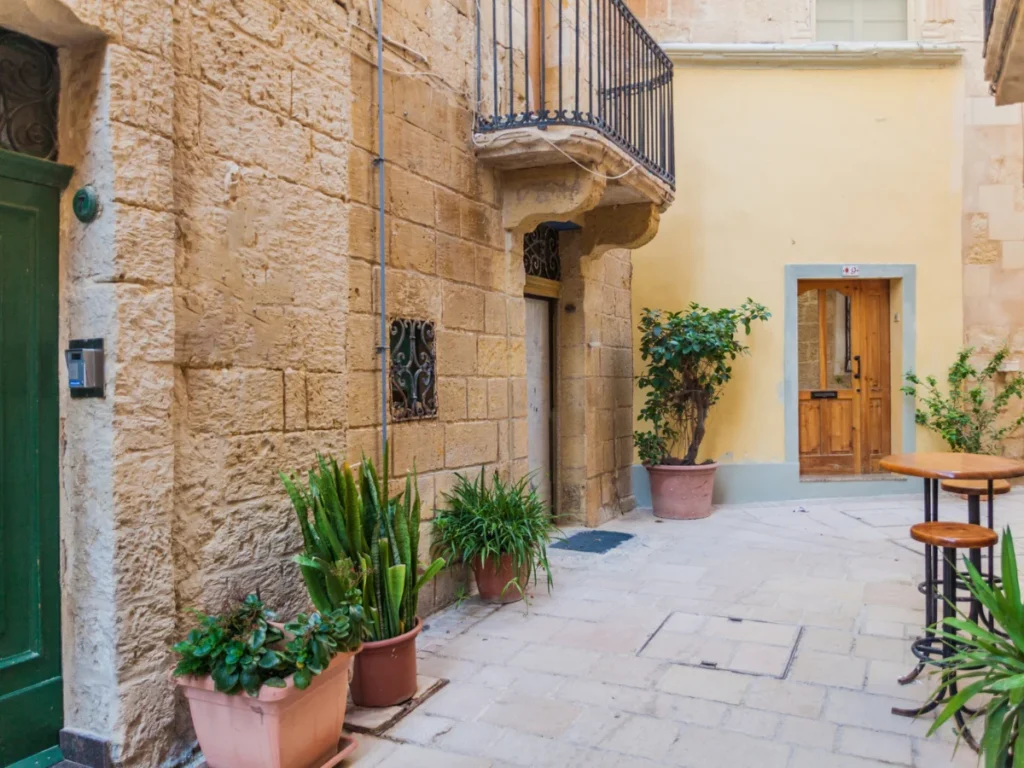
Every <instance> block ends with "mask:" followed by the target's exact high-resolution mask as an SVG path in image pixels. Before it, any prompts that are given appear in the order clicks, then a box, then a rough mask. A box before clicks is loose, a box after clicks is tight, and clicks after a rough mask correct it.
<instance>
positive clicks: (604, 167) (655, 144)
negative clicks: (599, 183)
mask: <svg viewBox="0 0 1024 768" xmlns="http://www.w3.org/2000/svg"><path fill="white" fill-rule="evenodd" d="M477 7H478V9H479V10H478V17H477V30H476V31H477V53H478V55H477V73H476V75H477V82H476V87H477V101H478V105H479V107H478V110H477V116H476V125H475V136H474V143H475V145H476V148H477V154H478V156H479V157H480V158H481V160H482V161H484V162H490V163H491V164H493V165H495V166H497V167H499V168H504V169H516V168H531V167H538V166H550V165H556V164H560V163H561V164H564V163H569V162H575V163H578V164H581V165H585V166H586V167H588V168H600V169H601V172H602V173H603V174H605V175H606V176H607V177H608V178H609V181H610V182H614V183H612V184H610V189H609V192H608V194H609V196H610V197H609V200H608V201H607V202H606V204H608V203H620V202H635V201H638V200H648V201H655V202H657V203H658V204H659V205H666V204H667V202H668V201H670V200H671V197H672V193H673V190H674V187H675V170H674V166H675V156H674V145H673V140H674V137H673V92H672V62H671V61H670V60H669V58H668V56H667V55H666V54H665V53H664V52H663V51H662V50H661V48H660V47H659V46H658V44H657V43H656V42H655V41H654V39H653V38H652V37H651V36H650V35H649V34H648V33H647V31H646V30H645V29H644V27H643V25H642V24H641V23H640V22H639V21H638V20H637V18H636V17H635V16H634V15H633V14H632V12H631V11H630V10H629V9H628V8H627V7H626V5H625V3H624V2H623V0H562V1H561V2H559V0H480V3H479V4H478V6H477Z"/></svg>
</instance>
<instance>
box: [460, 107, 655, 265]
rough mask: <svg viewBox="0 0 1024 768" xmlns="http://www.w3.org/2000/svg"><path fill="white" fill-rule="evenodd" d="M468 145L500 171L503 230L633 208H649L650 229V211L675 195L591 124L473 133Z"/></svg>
mask: <svg viewBox="0 0 1024 768" xmlns="http://www.w3.org/2000/svg"><path fill="white" fill-rule="evenodd" d="M474 144H475V145H476V154H477V157H478V159H479V160H480V161H481V162H482V163H484V164H485V165H489V166H492V167H494V168H497V169H499V170H500V171H501V178H502V187H503V190H504V211H503V218H504V226H505V229H508V230H512V231H520V232H528V231H530V230H531V229H533V227H535V226H536V225H537V224H539V223H541V222H542V221H550V220H558V221H573V222H575V223H577V224H580V225H584V221H583V217H585V216H586V214H588V213H589V212H591V211H594V210H595V209H602V208H611V207H614V208H615V209H616V210H623V209H631V210H634V211H635V210H637V208H634V206H638V207H643V208H650V209H651V210H653V212H654V214H655V215H654V216H652V217H648V218H651V219H652V220H653V226H654V232H656V231H657V220H658V219H657V215H656V214H658V213H660V212H661V211H664V210H665V209H666V208H668V206H669V205H670V204H671V202H672V199H673V197H674V191H673V189H672V187H671V186H670V185H669V184H668V183H666V182H665V181H663V180H662V179H660V178H658V176H656V175H655V174H654V173H652V172H651V171H649V170H647V168H646V167H645V166H644V165H643V163H641V162H639V161H637V160H635V159H634V158H633V157H632V156H630V155H629V154H628V153H627V152H626V151H624V150H623V149H621V148H619V147H618V146H616V145H615V144H614V143H613V142H612V141H610V140H609V139H608V138H606V137H605V136H603V135H601V133H600V132H599V131H596V130H594V129H591V128H582V127H579V126H551V127H548V128H534V127H523V128H512V129H508V130H503V131H496V132H493V133H478V134H476V135H475V136H474ZM632 216H634V217H635V216H636V213H635V212H634V213H633V214H632ZM599 221H601V219H600V217H595V218H592V219H591V223H597V222H599ZM608 224H610V222H609V223H608ZM612 228H614V225H613V226H612ZM602 229H603V230H608V229H609V227H608V226H602ZM654 232H651V233H650V237H653V236H654ZM650 237H648V238H647V239H648V240H649V239H650ZM644 242H646V240H644ZM622 247H630V246H628V245H623V246H622Z"/></svg>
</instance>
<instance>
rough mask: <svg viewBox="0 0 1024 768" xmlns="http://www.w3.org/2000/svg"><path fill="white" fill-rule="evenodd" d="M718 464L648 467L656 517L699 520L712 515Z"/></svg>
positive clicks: (652, 504)
mask: <svg viewBox="0 0 1024 768" xmlns="http://www.w3.org/2000/svg"><path fill="white" fill-rule="evenodd" d="M716 469H718V465H717V464H698V465H696V466H687V467H684V466H680V465H675V464H659V465H657V466H654V467H647V476H648V477H649V478H650V480H651V506H652V507H654V515H655V517H663V518H665V519H667V520H697V519H699V518H701V517H707V516H708V515H710V514H711V494H712V492H713V491H714V489H715V470H716Z"/></svg>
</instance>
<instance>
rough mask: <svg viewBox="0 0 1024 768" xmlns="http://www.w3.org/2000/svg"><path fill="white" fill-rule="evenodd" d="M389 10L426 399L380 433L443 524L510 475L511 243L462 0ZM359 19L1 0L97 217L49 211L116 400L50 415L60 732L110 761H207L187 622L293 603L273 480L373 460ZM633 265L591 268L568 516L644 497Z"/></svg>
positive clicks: (449, 584) (405, 306)
mask: <svg viewBox="0 0 1024 768" xmlns="http://www.w3.org/2000/svg"><path fill="white" fill-rule="evenodd" d="M384 21H385V28H386V30H387V34H388V36H389V43H388V46H387V53H386V56H385V66H386V73H385V74H386V82H385V95H384V108H385V113H386V114H385V129H386V155H387V162H386V163H385V174H386V182H387V199H386V214H387V233H386V238H387V248H388V259H389V262H388V273H387V279H388V307H387V310H388V315H389V316H391V317H413V318H418V319H426V320H432V321H434V322H435V323H436V326H437V359H438V368H437V371H438V401H439V414H438V417H437V418H436V419H430V420H425V421H422V422H416V423H403V424H398V425H394V426H393V427H392V430H391V434H392V436H393V439H394V449H395V459H396V460H395V465H396V466H395V469H396V478H395V479H394V482H395V484H396V486H397V485H399V484H400V482H401V481H400V479H399V478H400V476H401V475H403V474H404V473H405V471H406V470H408V469H411V468H412V467H413V465H414V463H415V466H416V467H417V468H418V470H419V472H420V480H419V482H420V493H421V496H422V498H423V501H424V504H425V507H426V509H427V510H428V512H427V514H425V517H426V518H430V517H431V516H432V509H433V506H434V504H435V502H437V503H440V499H441V495H442V494H443V492H444V491H446V490H448V489H449V488H450V487H451V485H452V483H453V482H454V479H455V474H456V472H460V471H461V472H475V471H477V468H478V467H480V466H484V467H486V468H487V469H488V470H492V469H497V470H500V471H502V472H504V473H506V474H514V475H516V476H519V475H521V474H522V473H524V472H525V471H526V453H527V443H526V419H525V416H526V386H525V370H526V362H525V345H524V337H525V307H524V301H523V296H522V292H523V281H524V277H523V266H522V247H521V242H520V243H518V244H517V243H516V242H515V238H513V236H512V235H511V234H509V233H507V232H506V231H505V230H504V229H503V228H502V221H501V215H500V210H499V204H500V197H501V188H500V180H499V178H498V176H497V175H496V174H495V173H494V172H493V171H490V170H488V169H486V168H484V167H483V166H481V165H480V164H479V163H478V162H477V160H476V159H475V157H474V155H473V147H472V143H471V140H472V139H471V125H472V112H471V109H472V99H473V93H472V87H473V85H474V84H475V80H474V71H475V70H474V55H475V45H474V39H475V27H474V22H473V6H472V4H471V3H469V2H468V0H423V2H419V3H406V2H400V1H399V0H390V1H389V2H387V3H386V4H385V13H384ZM374 23H375V22H374V20H373V18H372V16H371V12H370V7H369V5H367V4H366V2H365V0H360V1H358V2H355V3H352V4H347V3H342V2H339V1H338V0H291V1H290V2H285V1H284V0H246V2H245V3H227V2H217V1H216V0H176V1H175V2H171V0H130V1H127V2H123V3H117V4H113V3H95V2H89V1H88V0H15V3H14V6H13V8H12V7H11V6H9V5H5V7H4V8H0V25H4V24H6V25H9V26H11V27H12V28H15V29H18V30H19V31H24V32H26V33H28V34H32V35H34V36H36V37H39V38H41V39H44V40H47V41H49V42H52V43H55V44H58V45H60V46H61V56H62V69H63V76H64V82H63V88H62V93H61V116H60V133H61V137H60V139H61V153H60V160H61V161H62V162H65V163H68V164H70V165H73V166H74V167H75V169H76V172H75V176H74V178H73V180H72V182H71V185H70V189H71V190H72V191H74V190H75V189H77V188H78V187H80V186H82V185H84V184H87V183H88V184H93V185H94V186H95V187H96V188H97V190H98V191H99V194H100V198H101V201H102V205H103V209H102V215H101V216H100V218H99V219H98V220H97V221H95V222H94V223H92V224H90V225H88V226H83V225H81V224H80V223H78V222H77V221H76V220H75V219H74V217H73V216H72V215H71V212H70V199H71V195H70V194H69V195H67V196H66V199H65V201H64V210H63V213H62V228H63V231H62V241H61V243H62V244H61V259H62V267H63V269H62V281H63V282H62V288H61V296H62V323H61V328H62V335H63V337H64V338H62V343H63V341H64V340H65V339H66V338H70V337H76V338H77V337H103V338H104V339H105V341H106V344H107V350H108V355H107V368H106V375H107V382H106V384H107V393H108V394H107V397H106V399H104V400H77V401H70V400H68V399H66V397H65V400H64V401H63V402H62V411H61V413H62V456H63V459H62V470H61V471H62V499H63V506H62V510H61V515H62V537H63V552H64V554H63V563H62V577H63V605H64V627H65V631H64V636H65V644H64V660H65V664H64V673H65V679H66V697H65V699H66V725H67V726H68V727H70V728H76V729H80V730H83V731H87V732H89V733H92V734H95V735H97V736H99V737H100V738H103V739H106V740H108V741H109V742H110V744H111V749H112V754H113V757H114V760H115V762H116V763H117V764H118V765H124V766H140V767H141V766H144V767H145V768H152V766H157V765H164V764H167V765H172V764H176V763H179V762H181V761H182V760H184V759H186V758H187V757H188V755H189V754H190V752H191V750H192V749H193V748H194V738H193V736H192V733H191V729H190V726H189V724H188V716H187V711H186V710H185V708H184V706H183V702H182V700H181V699H180V697H176V695H175V693H174V690H173V686H172V685H171V684H170V683H169V681H168V678H167V672H168V670H169V668H170V667H171V665H172V663H173V659H172V658H171V656H172V655H171V653H170V652H169V644H170V642H171V641H172V640H173V639H174V638H175V637H176V636H177V635H179V634H180V633H182V631H183V629H184V627H185V626H186V624H187V623H188V622H189V621H190V619H189V617H188V616H187V614H186V613H185V609H186V608H188V607H190V606H197V607H200V608H202V609H205V610H210V611H216V610H219V609H221V608H222V607H223V606H224V604H225V603H226V602H227V601H229V600H232V599H235V598H238V597H240V596H242V595H244V594H245V593H247V592H250V591H253V590H259V591H260V592H261V594H262V596H263V597H264V598H265V599H266V600H267V601H268V602H269V603H270V604H271V605H272V606H273V607H275V608H278V609H280V610H281V611H282V612H292V611H295V610H297V609H299V608H301V607H303V606H304V605H305V604H306V596H305V591H304V588H303V586H302V584H301V581H300V579H299V576H298V573H297V569H296V568H295V567H294V565H293V564H292V563H291V559H290V558H291V555H292V554H293V553H294V551H295V550H296V549H297V547H298V546H299V544H300V537H299V534H298V530H297V526H296V525H295V523H294V515H293V513H292V511H291V509H290V506H289V504H288V502H287V500H286V496H285V494H284V493H283V490H282V488H281V486H280V483H279V481H278V479H277V472H278V471H279V470H281V469H293V468H295V469H302V468H305V467H307V466H309V465H310V464H311V463H312V461H313V456H314V452H315V451H323V452H330V453H334V454H335V455H337V456H339V457H349V458H351V459H353V460H358V459H359V457H360V456H361V455H362V453H363V452H365V453H366V454H367V455H370V456H375V457H376V456H378V455H379V451H380V444H379V440H380V432H379V422H380V391H379V365H380V363H379V358H378V357H377V351H376V350H377V346H378V344H379V338H378V323H379V315H378V312H379V305H378V298H377V297H378V286H379V283H378V281H379V279H380V275H379V268H378V266H377V213H378V212H377V208H376V205H377V191H376V190H377V179H378V177H377V173H378V169H377V167H376V165H375V163H374V162H373V160H374V157H375V155H376V151H377V148H376V106H377V105H376V69H375V67H374V65H373V62H374V61H375V57H376V51H375V46H374V42H375V41H374V35H373V27H374ZM628 281H629V257H628V253H627V252H621V251H620V252H609V253H608V254H606V255H590V256H588V266H587V269H586V274H585V283H586V285H585V286H583V287H582V288H581V293H580V295H581V303H585V305H586V314H587V316H588V318H591V320H590V326H589V330H590V331H591V335H588V337H587V338H588V339H591V340H593V341H596V342H598V343H597V344H596V345H595V346H593V347H592V349H590V350H589V351H588V352H587V355H588V357H587V367H586V369H585V370H582V369H581V370H580V373H579V375H580V376H581V377H584V376H593V377H594V378H595V380H596V381H597V382H598V383H597V384H596V385H595V386H596V387H597V388H596V389H592V390H591V389H587V387H586V386H583V387H582V389H583V390H586V408H587V412H588V413H589V414H592V415H593V417H595V418H594V421H592V422H591V425H592V426H593V428H594V430H595V433H594V435H595V439H594V440H593V441H592V442H591V443H589V444H588V443H584V442H583V441H584V439H585V437H586V435H585V434H583V435H580V437H579V440H578V441H577V443H575V447H576V449H577V452H578V453H579V454H580V456H579V458H578V460H577V459H573V461H574V462H576V463H575V464H574V466H577V467H578V469H579V470H580V473H581V477H580V483H579V489H580V492H579V493H578V494H577V498H578V500H579V503H578V504H577V506H576V507H575V508H574V509H573V510H572V513H573V515H574V516H575V517H576V518H577V519H579V520H581V521H585V520H590V521H591V522H593V521H594V520H598V519H605V518H607V517H608V516H609V515H611V514H613V513H614V512H615V511H618V510H620V509H625V508H628V507H629V506H631V499H632V497H631V490H630V488H629V478H628V472H623V471H622V469H621V468H622V467H624V466H626V465H625V464H624V463H623V462H625V461H626V459H625V458H623V457H625V456H626V452H625V449H624V447H623V446H622V445H621V442H622V438H623V434H628V423H629V422H630V419H627V418H626V417H625V416H624V415H623V414H624V411H623V409H626V410H628V407H629V386H628V382H629V378H628V377H629V375H630V370H629V363H630V360H629V354H628V352H627V350H628V346H629V333H628V316H629V292H628ZM602 341H603V345H602V343H601V342H602ZM582 350H583V341H582V339H581V341H580V344H579V345H578V348H577V349H576V350H574V352H575V353H577V354H578V359H579V360H580V361H581V362H582V361H583V359H584V358H583V355H582ZM591 361H592V362H591ZM581 382H583V378H581ZM64 384H65V385H66V382H64ZM65 389H66V386H65V387H63V388H62V391H64V390H65ZM616 393H618V394H616ZM609 397H610V398H613V400H607V398H609ZM615 397H618V398H619V399H618V400H614V398H615ZM615 425H618V426H615ZM623 430H626V431H625V432H624V431H623ZM616 439H618V440H619V442H618V443H616V442H615V441H616ZM590 445H592V446H593V448H592V449H591V448H590V447H589V446H590ZM584 446H588V447H587V448H584ZM591 450H592V451H593V455H591V454H590V453H588V452H589V451H591ZM627 463H628V462H627ZM617 467H618V468H619V470H618V471H616V468H617ZM585 505H589V506H593V507H594V509H595V512H594V515H592V516H588V513H587V509H586V506H585ZM591 517H592V518H593V520H591ZM424 533H426V532H424ZM422 541H423V542H424V545H426V544H427V543H428V541H429V536H427V535H424V536H423V537H422ZM463 578H464V574H460V573H459V572H454V573H447V574H445V575H444V577H443V578H442V579H439V580H438V582H437V583H436V585H431V586H430V587H429V588H427V589H425V590H424V593H423V595H422V599H421V602H422V604H421V610H423V611H424V612H428V611H430V610H431V609H433V608H434V607H436V606H438V605H441V604H444V603H446V602H448V601H450V600H451V599H452V596H453V595H454V594H455V592H456V590H457V589H459V588H460V580H461V579H463Z"/></svg>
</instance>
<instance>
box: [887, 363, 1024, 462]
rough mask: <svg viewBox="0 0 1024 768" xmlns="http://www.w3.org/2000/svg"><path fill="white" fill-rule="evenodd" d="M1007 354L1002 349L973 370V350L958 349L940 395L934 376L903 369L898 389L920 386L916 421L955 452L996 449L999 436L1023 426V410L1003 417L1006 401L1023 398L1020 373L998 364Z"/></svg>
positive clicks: (909, 390) (912, 391)
mask: <svg viewBox="0 0 1024 768" xmlns="http://www.w3.org/2000/svg"><path fill="white" fill-rule="evenodd" d="M1009 354H1010V349H1009V347H1005V346H1004V347H1002V348H1001V349H1000V350H999V351H997V352H996V353H995V355H993V357H992V359H991V360H990V361H989V362H988V364H987V365H986V366H985V367H984V368H982V369H981V370H978V369H977V368H976V367H975V366H974V365H973V364H972V363H971V358H972V357H973V356H974V348H973V347H967V348H965V349H962V350H960V352H959V353H958V354H957V356H956V360H955V361H954V363H953V364H952V365H951V366H949V371H948V372H947V373H946V392H945V393H943V392H942V391H941V390H940V389H939V386H938V384H939V383H938V381H937V380H936V379H935V377H934V376H926V377H925V378H924V379H921V378H920V377H918V376H917V375H916V374H915V373H914V372H913V371H907V373H906V381H907V383H906V384H905V385H904V387H903V390H902V391H903V393H904V394H905V395H910V396H911V397H917V395H918V387H920V388H921V389H922V390H924V392H923V394H922V395H921V405H923V406H924V407H923V408H922V407H918V408H917V410H916V413H915V420H916V421H917V423H918V424H920V425H921V426H922V427H927V428H928V429H930V430H932V431H933V432H936V433H937V434H938V435H939V436H940V437H941V438H942V439H943V440H944V441H945V443H946V445H948V446H949V449H950V450H951V451H954V452H956V453H996V452H998V451H999V448H1000V443H1001V441H1002V440H1003V438H1005V437H1007V436H1008V435H1010V434H1011V433H1012V432H1014V430H1016V429H1017V428H1018V427H1020V426H1021V424H1024V414H1021V415H1018V416H1016V417H1014V418H1007V416H1006V412H1007V411H1008V410H1009V408H1010V405H1011V402H1013V401H1016V400H1020V399H1022V398H1024V375H1021V374H1019V373H1016V374H1005V379H1004V380H1003V381H1002V382H999V381H998V378H1001V377H1002V376H1003V374H1001V373H1000V370H999V369H1000V368H1001V367H1002V365H1003V362H1004V361H1005V360H1006V358H1007V357H1008V356H1009Z"/></svg>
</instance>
